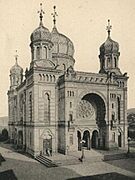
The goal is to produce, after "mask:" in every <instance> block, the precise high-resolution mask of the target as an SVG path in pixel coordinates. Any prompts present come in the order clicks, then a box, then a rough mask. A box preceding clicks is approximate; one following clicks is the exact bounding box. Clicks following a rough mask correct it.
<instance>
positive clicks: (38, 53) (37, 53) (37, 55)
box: [36, 47, 40, 60]
mask: <svg viewBox="0 0 135 180" xmlns="http://www.w3.org/2000/svg"><path fill="white" fill-rule="evenodd" d="M36 57H37V60H38V59H40V48H39V47H37V51H36Z"/></svg>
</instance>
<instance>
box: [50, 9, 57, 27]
mask: <svg viewBox="0 0 135 180" xmlns="http://www.w3.org/2000/svg"><path fill="white" fill-rule="evenodd" d="M53 9H54V12H53V13H52V14H51V15H52V16H53V23H54V27H55V26H56V16H58V14H57V12H56V6H53Z"/></svg>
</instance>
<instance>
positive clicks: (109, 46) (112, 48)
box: [100, 36, 119, 54]
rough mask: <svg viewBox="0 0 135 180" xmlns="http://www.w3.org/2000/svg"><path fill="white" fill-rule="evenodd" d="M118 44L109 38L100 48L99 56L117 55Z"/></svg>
mask: <svg viewBox="0 0 135 180" xmlns="http://www.w3.org/2000/svg"><path fill="white" fill-rule="evenodd" d="M118 52H119V44H118V43H117V42H115V41H113V40H112V39H111V38H110V37H109V36H108V38H107V40H106V41H105V42H104V43H103V44H102V45H101V46H100V53H101V54H109V53H118Z"/></svg>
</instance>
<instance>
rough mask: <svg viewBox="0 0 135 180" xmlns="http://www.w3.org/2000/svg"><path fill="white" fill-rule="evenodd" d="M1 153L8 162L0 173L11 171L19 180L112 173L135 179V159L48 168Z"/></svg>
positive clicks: (62, 179)
mask: <svg viewBox="0 0 135 180" xmlns="http://www.w3.org/2000/svg"><path fill="white" fill-rule="evenodd" d="M0 153H1V154H2V156H3V157H4V158H5V160H6V161H5V162H2V164H1V166H0V173H1V172H4V171H7V170H10V173H11V172H13V173H14V175H15V176H16V179H18V180H27V179H28V180H66V179H72V178H77V179H79V178H81V176H92V175H96V174H107V173H112V172H115V173H118V174H121V175H124V176H128V177H132V178H133V179H135V159H122V160H115V161H106V162H92V163H90V162H89V163H87V162H85V161H84V163H82V164H77V165H69V166H63V167H56V168H47V167H45V166H43V165H42V164H40V163H39V162H37V161H35V160H34V159H32V158H29V157H27V156H25V155H22V154H20V153H17V152H14V151H12V150H11V149H10V150H9V149H7V148H3V147H0ZM11 170H12V171H11ZM84 179H85V178H84ZM0 180H1V178H0ZM2 180H5V179H2ZM105 180H106V179H105Z"/></svg>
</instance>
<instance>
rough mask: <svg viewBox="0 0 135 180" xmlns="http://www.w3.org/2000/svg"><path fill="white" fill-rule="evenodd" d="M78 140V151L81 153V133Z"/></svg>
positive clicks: (78, 132)
mask: <svg viewBox="0 0 135 180" xmlns="http://www.w3.org/2000/svg"><path fill="white" fill-rule="evenodd" d="M77 138H78V151H81V132H80V131H77Z"/></svg>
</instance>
